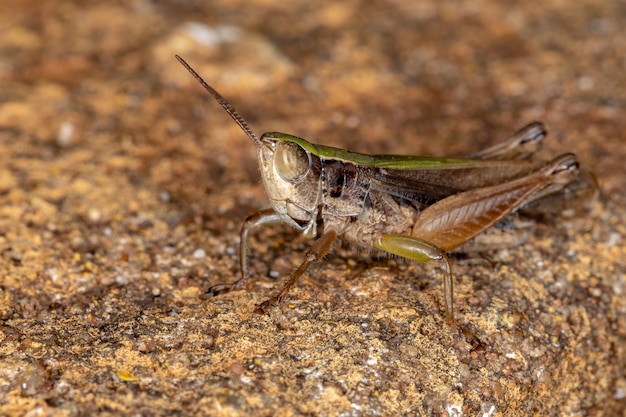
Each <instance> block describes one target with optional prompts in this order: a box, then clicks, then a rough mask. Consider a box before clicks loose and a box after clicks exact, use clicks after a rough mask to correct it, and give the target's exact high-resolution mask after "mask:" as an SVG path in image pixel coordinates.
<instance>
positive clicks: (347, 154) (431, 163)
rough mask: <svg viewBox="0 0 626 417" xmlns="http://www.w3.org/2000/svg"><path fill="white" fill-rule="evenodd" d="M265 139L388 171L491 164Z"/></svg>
mask: <svg viewBox="0 0 626 417" xmlns="http://www.w3.org/2000/svg"><path fill="white" fill-rule="evenodd" d="M263 138H272V139H276V140H281V141H285V142H293V143H296V144H298V145H300V146H301V147H302V148H303V149H304V150H306V151H307V152H310V153H312V154H313V155H315V156H317V157H319V158H321V159H333V160H337V161H343V162H350V163H353V164H360V165H364V166H370V167H374V168H386V169H407V170H408V169H419V168H421V169H438V168H441V169H454V168H471V167H475V166H477V164H478V163H480V164H481V165H483V166H484V165H486V164H489V161H477V160H473V159H454V158H436V157H429V156H412V155H367V154H362V153H358V152H352V151H348V150H345V149H339V148H333V147H331V146H323V145H315V144H313V143H310V142H308V141H306V140H304V139H302V138H299V137H297V136H293V135H289V134H286V133H280V132H267V133H265V134H264V135H263Z"/></svg>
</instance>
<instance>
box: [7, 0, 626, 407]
mask: <svg viewBox="0 0 626 417" xmlns="http://www.w3.org/2000/svg"><path fill="white" fill-rule="evenodd" d="M415 3H416V4H407V2H401V1H388V2H365V1H345V2H338V3H337V2H336V3H333V2H328V4H322V3H319V4H318V3H311V2H295V3H290V4H289V5H286V4H285V3H284V2H276V1H272V0H267V1H262V2H256V4H254V5H250V2H243V1H215V2H204V1H173V2H156V3H150V2H145V1H143V2H142V1H136V2H130V1H127V2H115V3H112V2H108V3H107V2H105V3H102V2H95V3H86V4H85V3H84V2H78V1H76V2H70V1H65V2H36V1H22V0H5V1H3V2H2V5H0V81H1V85H2V88H0V414H2V415H24V413H25V412H26V413H31V414H30V415H53V414H55V415H69V416H73V415H81V414H85V413H89V414H100V415H119V414H120V413H124V414H134V415H169V414H171V413H172V412H174V411H181V412H183V413H188V414H193V415H199V414H206V415H209V414H210V415H224V416H226V415H229V416H230V415H246V416H247V415H268V416H269V415H275V416H291V415H304V414H306V415H320V416H322V415H344V416H349V415H354V416H359V415H416V416H417V415H442V416H445V415H447V416H474V415H484V416H515V415H520V416H527V415H589V416H614V415H624V414H623V411H622V410H623V409H624V407H625V402H626V374H625V373H626V359H625V352H624V350H625V346H626V301H625V299H626V280H625V277H624V274H625V271H626V264H625V261H624V259H626V247H625V246H626V245H625V244H624V238H625V236H626V226H625V225H626V210H625V209H624V207H625V203H626V197H625V196H626V168H625V164H624V160H625V159H626V146H624V145H625V143H626V140H625V135H626V118H624V113H625V110H626V89H624V85H626V58H625V55H624V51H626V36H625V35H624V32H623V27H624V21H625V19H626V6H625V5H624V3H623V2H618V1H610V0H601V1H595V0H594V1H592V0H583V1H582V2H578V3H577V6H576V7H572V6H571V4H570V3H567V2H561V1H557V0H546V1H544V2H542V3H541V6H540V7H537V6H536V5H534V4H531V3H529V4H527V5H526V4H521V3H519V2H490V1H485V0H478V1H473V2H437V1H421V2H415ZM174 54H179V55H182V56H183V57H185V58H186V59H187V60H188V61H189V63H190V64H192V65H193V66H194V67H195V68H196V70H197V71H198V72H199V73H200V74H202V75H203V76H204V77H205V78H206V80H207V81H208V82H209V83H211V84H212V85H213V86H214V87H216V88H217V89H218V90H219V91H220V92H221V93H222V94H223V95H225V96H226V97H227V98H228V99H229V100H230V101H231V102H232V103H233V104H234V105H235V106H236V107H237V108H238V110H239V111H240V112H241V113H242V114H243V115H244V117H246V119H247V120H248V121H249V123H250V125H251V126H252V127H253V128H254V129H255V130H256V131H257V132H258V133H262V132H263V131H265V130H272V131H276V130H277V131H283V132H288V133H292V134H295V135H299V136H302V137H305V138H308V139H310V140H312V141H314V142H320V143H324V144H328V145H334V146H341V147H345V148H349V149H353V150H358V151H363V152H371V153H410V154H431V155H462V154H467V153H469V152H472V151H475V150H477V149H479V148H480V147H484V146H486V145H488V144H491V143H494V142H496V141H497V140H499V139H501V138H504V137H506V136H507V135H508V134H510V133H511V132H513V131H515V130H517V129H518V128H519V127H521V126H522V125H524V124H525V123H527V122H530V121H532V120H542V121H544V123H545V124H546V125H547V127H548V128H549V130H550V135H549V137H548V142H547V143H546V146H545V149H544V151H543V152H545V154H546V155H548V156H549V155H555V154H558V153H560V152H564V151H572V152H576V153H577V154H578V155H579V156H580V160H581V163H582V164H583V165H584V166H585V167H590V168H592V169H593V170H594V171H595V172H596V174H597V177H598V181H599V184H600V186H601V190H602V196H601V198H600V199H598V200H597V201H595V202H594V203H593V204H592V206H591V210H590V212H589V213H586V214H584V215H582V216H578V217H574V218H566V219H559V220H557V221H552V222H548V223H546V224H539V225H538V228H537V231H536V233H535V234H534V235H533V237H531V239H530V241H529V242H528V243H526V244H525V245H522V246H520V247H516V248H511V249H508V250H503V251H498V252H495V253H492V254H490V258H491V261H493V262H485V261H484V260H481V259H478V260H475V259H470V260H459V261H457V262H455V279H456V288H455V289H456V300H455V301H456V308H457V316H458V321H459V323H460V324H461V325H462V327H463V328H464V329H465V330H467V331H468V334H465V335H464V334H461V333H457V332H452V331H450V329H448V328H447V327H446V326H445V325H444V320H443V314H442V310H443V308H442V292H441V285H440V278H441V276H440V271H439V270H438V269H437V268H435V267H434V266H432V265H417V264H411V263H406V262H402V261H395V260H386V259H382V260H379V259H376V258H375V257H373V256H371V255H369V254H366V253H359V251H358V250H355V249H354V248H343V247H342V248H338V249H337V250H336V251H335V253H334V254H333V255H331V256H328V257H327V258H326V259H325V260H324V261H323V262H322V263H320V264H319V265H317V266H315V267H313V268H311V270H310V272H309V273H308V274H307V275H306V277H305V278H303V279H302V280H301V282H300V283H299V284H298V285H297V287H296V288H294V289H293V290H292V291H291V293H290V295H289V297H288V299H287V300H286V302H285V303H284V304H283V305H281V306H280V307H279V308H276V309H274V310H272V312H271V314H269V315H268V316H258V315H254V314H252V311H253V310H254V308H255V305H256V304H258V303H260V302H261V301H263V300H265V299H266V298H267V297H269V296H270V295H272V294H274V293H275V291H276V290H277V288H278V286H279V284H278V283H277V282H276V281H275V280H274V279H272V277H276V276H281V277H284V276H285V275H287V274H288V273H289V272H290V271H291V270H292V269H293V268H294V267H295V266H296V265H297V264H298V263H299V262H300V260H301V258H302V255H303V253H304V252H305V250H306V248H307V247H308V245H309V244H310V242H308V241H307V240H306V239H304V238H303V237H299V236H297V234H296V233H295V232H293V231H291V230H289V229H288V228H287V227H280V228H274V229H272V230H263V231H259V232H258V233H255V235H254V239H253V244H252V259H251V269H252V271H253V272H254V273H255V274H256V275H258V276H259V277H260V279H259V280H257V281H255V282H254V284H253V285H251V286H250V288H249V291H248V292H245V291H240V292H235V293H231V294H227V295H223V296H220V297H216V298H213V299H210V300H203V299H201V298H200V296H201V295H202V294H203V293H204V292H205V291H206V289H207V288H208V287H210V286H211V285H215V284H217V283H220V282H231V281H233V280H235V279H236V278H237V277H238V273H239V272H238V259H237V258H238V257H237V246H238V242H239V236H238V233H239V228H240V226H241V223H242V221H243V220H244V219H245V217H246V216H247V215H248V214H250V213H252V212H254V211H256V210H259V209H262V208H265V207H266V206H267V200H266V196H265V192H264V190H263V188H262V186H261V184H260V182H259V177H258V173H257V167H256V156H255V154H254V149H253V146H252V144H251V143H249V140H248V139H247V138H246V137H245V136H244V135H243V134H242V133H241V131H240V130H239V128H238V127H237V126H236V125H235V124H234V123H233V122H232V121H231V120H230V119H229V118H228V116H227V115H225V114H224V112H223V111H222V110H221V109H220V108H219V106H218V105H217V104H215V103H214V102H213V101H212V99H211V98H210V97H208V96H206V95H205V94H204V93H203V92H202V91H201V90H200V88H199V87H198V85H196V84H195V82H194V81H193V80H192V79H191V78H190V77H189V75H188V74H187V73H186V71H185V70H184V69H183V68H182V67H181V66H180V65H179V64H178V63H177V62H176V61H175V59H174V58H173V55H174ZM469 332H471V333H473V336H474V337H473V338H472V337H470V336H469Z"/></svg>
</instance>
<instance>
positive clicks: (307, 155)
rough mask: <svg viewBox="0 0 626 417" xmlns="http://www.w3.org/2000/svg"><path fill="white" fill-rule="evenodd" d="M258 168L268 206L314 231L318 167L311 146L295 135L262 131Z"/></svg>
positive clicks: (309, 233)
mask: <svg viewBox="0 0 626 417" xmlns="http://www.w3.org/2000/svg"><path fill="white" fill-rule="evenodd" d="M258 152H259V168H260V170H261V177H262V178H263V183H264V185H265V189H266V190H267V194H268V196H269V199H270V203H271V205H272V208H273V209H274V211H275V212H276V213H278V214H279V215H280V216H281V217H282V218H283V220H284V221H285V222H286V223H288V224H290V225H291V226H293V227H295V228H296V229H299V230H303V231H304V234H305V235H306V236H310V237H313V236H315V235H316V234H317V230H316V226H317V213H318V205H319V202H320V196H321V181H320V173H321V167H320V163H319V158H318V157H317V156H316V155H315V146H314V145H312V144H310V143H309V142H307V141H305V140H304V139H301V138H298V137H296V136H291V135H287V134H284V133H275V132H271V133H265V134H264V135H263V136H262V137H261V146H260V147H259V150H258Z"/></svg>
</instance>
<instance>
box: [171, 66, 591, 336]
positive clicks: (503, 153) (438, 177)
mask: <svg viewBox="0 0 626 417" xmlns="http://www.w3.org/2000/svg"><path fill="white" fill-rule="evenodd" d="M176 59H178V61H179V62H180V63H181V64H182V65H183V66H184V67H185V68H186V69H187V71H189V73H191V75H192V76H193V77H194V78H195V79H196V80H197V81H198V82H199V83H200V84H201V85H202V87H204V89H205V90H206V91H207V92H208V93H209V94H210V95H211V96H212V97H213V98H214V99H215V100H217V102H218V103H219V104H220V105H221V106H222V107H223V108H224V110H225V111H226V112H227V113H228V114H229V115H230V117H231V118H232V119H233V120H234V121H235V122H236V123H237V124H238V125H239V127H240V128H241V129H242V130H243V131H244V132H245V133H246V135H247V136H248V137H249V138H250V139H251V140H252V142H254V144H255V145H256V148H257V152H258V160H259V168H260V171H261V176H262V178H263V183H264V185H265V189H266V191H267V194H268V196H269V200H270V204H271V206H272V208H271V209H268V210H263V211H261V212H258V213H256V214H253V215H251V216H250V217H248V218H247V219H246V220H245V222H244V223H243V226H242V230H241V241H240V251H239V254H240V256H239V261H240V269H241V274H242V276H241V278H240V279H239V280H237V281H236V282H234V283H232V284H219V285H215V286H213V287H211V288H210V289H209V290H208V291H207V295H208V296H216V295H219V294H223V293H226V292H229V291H232V290H237V289H242V288H244V286H245V284H246V283H247V282H248V281H249V280H250V278H251V275H250V272H249V269H248V262H247V260H248V256H249V248H248V236H249V234H250V231H251V230H253V229H254V228H256V227H259V226H270V225H276V224H280V223H287V224H289V225H291V226H293V227H294V228H296V229H298V230H300V231H302V232H303V234H304V235H305V236H306V237H310V238H313V237H316V236H318V234H319V235H320V237H319V238H318V239H317V240H316V241H315V242H314V243H313V244H312V245H311V247H310V248H309V249H308V251H307V252H306V255H305V258H304V261H303V262H302V263H301V264H300V266H299V267H298V268H297V269H296V270H295V271H294V272H293V273H292V274H291V276H290V277H289V279H288V280H287V282H286V283H285V284H284V285H283V287H282V288H281V290H280V291H279V292H278V294H277V295H276V296H274V297H272V298H270V299H268V300H267V301H264V302H263V303H261V304H260V305H259V306H258V307H257V309H256V310H255V312H257V313H260V314H263V313H266V312H267V311H268V310H269V309H270V308H271V307H272V306H275V305H276V304H278V303H279V302H280V301H281V300H283V299H284V298H285V296H286V294H287V293H288V291H289V289H290V288H291V287H292V286H293V285H294V284H295V283H296V281H297V280H298V278H300V276H302V275H303V273H304V272H305V271H306V270H307V268H308V267H309V266H310V265H311V264H313V263H314V262H316V261H318V260H319V259H321V258H323V257H324V256H325V255H326V254H327V253H328V252H329V251H330V250H331V249H332V247H333V245H334V244H335V242H336V241H337V239H338V238H341V239H342V240H343V241H345V242H348V243H352V244H355V245H358V246H361V247H365V248H368V249H377V250H380V251H383V252H386V253H388V254H392V255H396V256H400V257H404V258H408V259H411V260H414V261H418V262H429V261H439V262H440V264H441V266H442V268H443V291H444V298H445V317H446V321H447V323H448V324H450V325H451V326H454V307H453V280H452V268H451V263H450V259H449V257H448V253H450V252H452V251H456V250H463V248H464V247H470V248H471V246H472V244H473V243H476V242H478V238H477V236H479V235H481V234H483V232H485V231H487V230H488V229H489V230H493V229H495V230H499V231H506V229H507V228H508V229H511V228H512V229H515V226H514V225H513V226H511V225H512V223H511V222H512V220H511V218H512V216H511V214H513V213H515V212H525V211H526V212H531V213H549V212H554V211H561V210H565V209H567V208H570V207H573V206H574V207H575V206H577V205H579V204H580V203H581V202H583V201H585V200H587V199H589V198H591V196H592V195H593V194H595V191H596V188H597V187H596V183H595V179H594V177H593V175H592V174H591V173H590V172H588V171H584V170H581V169H579V164H578V161H577V159H576V156H575V155H574V154H572V153H565V154H563V155H560V156H558V157H556V158H554V159H552V160H551V161H548V162H536V161H533V160H532V159H531V157H532V156H534V155H535V153H536V152H537V151H538V150H539V148H540V147H541V144H542V143H543V139H544V137H545V135H546V131H545V129H544V127H543V125H542V124H541V123H538V122H535V123H531V124H529V125H528V126H526V127H524V128H523V129H521V130H520V131H518V132H517V133H516V134H514V135H513V136H511V137H510V138H509V139H508V140H506V141H504V142H502V143H499V144H497V145H495V146H492V147H490V148H487V149H484V150H482V151H480V152H477V153H475V154H473V155H470V156H469V157H467V158H435V157H423V156H405V155H366V154H361V153H356V152H351V151H347V150H344V149H338V148H333V147H330V146H322V145H316V144H313V143H310V142H307V141H306V140H304V139H302V138H299V137H296V136H292V135H289V134H285V133H278V132H268V133H264V134H263V135H262V136H261V138H259V137H258V136H257V135H256V134H255V133H254V132H253V131H252V129H251V128H250V127H249V126H248V124H247V123H246V121H245V120H244V118H243V117H242V116H241V115H240V114H239V113H238V112H237V111H236V110H235V108H234V107H233V106H232V105H231V104H230V103H229V102H228V101H226V99H224V98H223V97H222V96H221V95H220V94H219V93H218V92H217V91H216V90H214V89H213V88H212V87H211V86H209V85H208V84H207V83H206V82H205V81H204V80H203V79H202V78H201V77H200V76H199V75H198V74H197V73H196V72H195V71H194V70H193V69H192V68H191V67H190V66H189V65H188V64H187V63H186V62H185V61H184V60H183V59H182V58H181V57H179V56H178V55H177V56H176ZM478 246H481V245H480V243H479V244H478ZM483 246H484V245H483ZM486 246H487V247H488V248H489V247H497V246H498V245H497V244H494V243H493V242H491V243H488V244H487V245H486Z"/></svg>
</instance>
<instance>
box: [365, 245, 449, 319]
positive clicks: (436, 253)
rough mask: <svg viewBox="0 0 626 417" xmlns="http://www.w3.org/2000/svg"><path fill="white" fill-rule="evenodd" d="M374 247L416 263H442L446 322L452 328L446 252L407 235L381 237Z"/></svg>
mask: <svg viewBox="0 0 626 417" xmlns="http://www.w3.org/2000/svg"><path fill="white" fill-rule="evenodd" d="M374 246H375V247H376V248H378V249H380V250H383V251H385V252H389V253H392V254H394V255H398V256H402V257H403V258H407V259H411V260H413V261H417V262H429V261H442V262H441V263H442V266H443V269H444V277H443V294H444V298H445V305H446V322H447V323H448V324H449V325H450V326H452V327H454V302H453V293H454V289H453V284H452V267H451V265H450V260H449V259H448V256H447V255H446V252H445V251H444V250H442V249H439V248H438V247H436V246H434V245H432V244H431V243H428V242H426V241H425V240H421V239H418V238H416V237H412V236H407V235H383V236H382V237H380V238H379V239H378V240H377V241H376V242H375V243H374Z"/></svg>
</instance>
